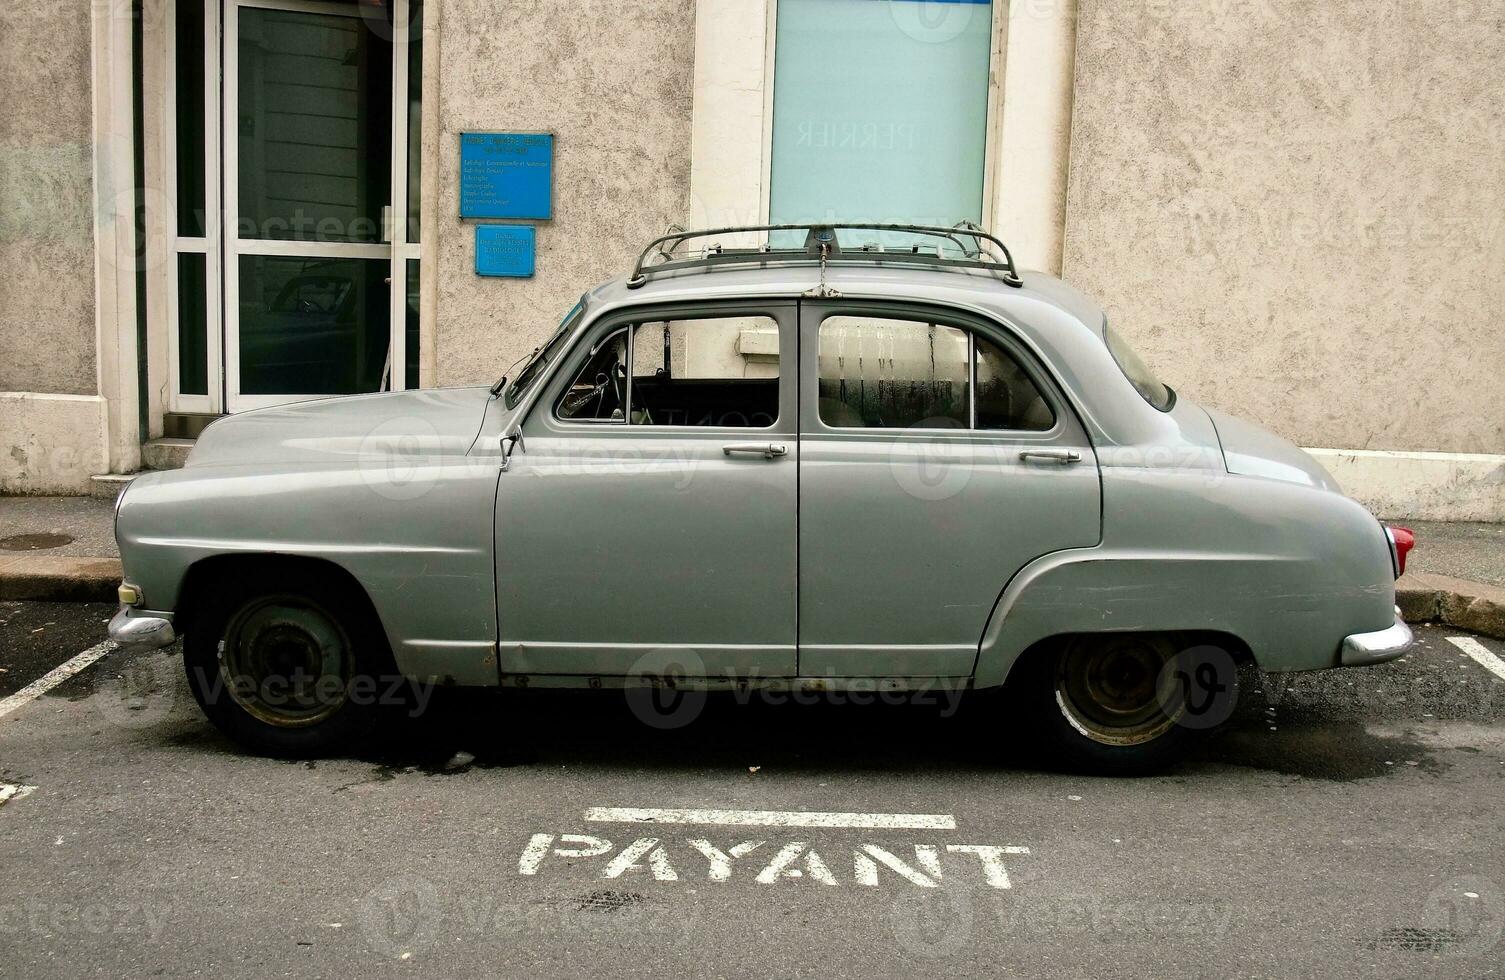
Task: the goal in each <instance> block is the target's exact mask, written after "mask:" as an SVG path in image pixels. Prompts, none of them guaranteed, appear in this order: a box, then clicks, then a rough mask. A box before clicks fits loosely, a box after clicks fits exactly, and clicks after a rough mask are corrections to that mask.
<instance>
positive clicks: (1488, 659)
mask: <svg viewBox="0 0 1505 980" xmlns="http://www.w3.org/2000/svg"><path fill="white" fill-rule="evenodd" d="M1448 642H1449V643H1451V644H1452V645H1453V646H1455V647H1457V648H1458V649H1460V650H1462V651H1463V652H1464V653H1466V654H1468V655H1469V657H1471V658H1472V659H1473V661H1474V662H1475V663H1477V664H1478V665H1479V666H1480V667H1483V668H1484V669H1485V670H1487V671H1489V672H1490V673H1491V674H1494V675H1495V676H1496V677H1498V678H1499V679H1500V680H1502V681H1505V660H1501V659H1500V658H1499V657H1497V656H1495V655H1494V654H1493V653H1490V652H1489V648H1488V647H1486V646H1485V645H1484V644H1482V643H1480V642H1479V641H1478V640H1476V639H1474V638H1473V637H1471V636H1450V637H1448ZM3 713H4V712H0V714H3Z"/></svg>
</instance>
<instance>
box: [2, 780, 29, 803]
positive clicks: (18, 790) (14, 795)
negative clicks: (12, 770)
mask: <svg viewBox="0 0 1505 980" xmlns="http://www.w3.org/2000/svg"><path fill="white" fill-rule="evenodd" d="M35 790H36V787H35V786H18V785H16V784H15V783H0V806H4V805H5V804H7V803H9V802H10V801H11V800H19V799H21V798H22V797H23V796H30V795H31V794H32V792H33V791H35Z"/></svg>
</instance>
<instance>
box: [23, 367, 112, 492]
mask: <svg viewBox="0 0 1505 980" xmlns="http://www.w3.org/2000/svg"><path fill="white" fill-rule="evenodd" d="M107 440H108V428H107V425H106V404H105V400H104V399H103V398H101V397H99V396H98V395H52V394H40V393H37V392H30V391H0V493H47V494H86V493H88V492H89V477H91V476H93V475H94V474H95V473H103V472H105V471H106V470H107V469H109V463H108V454H107V452H106V445H107Z"/></svg>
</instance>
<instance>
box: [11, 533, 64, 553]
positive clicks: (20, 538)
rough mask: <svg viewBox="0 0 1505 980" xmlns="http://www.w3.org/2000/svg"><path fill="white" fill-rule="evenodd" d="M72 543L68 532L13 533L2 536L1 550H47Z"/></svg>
mask: <svg viewBox="0 0 1505 980" xmlns="http://www.w3.org/2000/svg"><path fill="white" fill-rule="evenodd" d="M72 543H73V538H71V537H70V536H68V535H66V534H12V535H11V536H10V537H8V538H0V551H45V550H46V549H48V548H61V547H62V546H63V545H65V544H72Z"/></svg>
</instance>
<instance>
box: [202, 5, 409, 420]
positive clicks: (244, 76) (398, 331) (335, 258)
mask: <svg viewBox="0 0 1505 980" xmlns="http://www.w3.org/2000/svg"><path fill="white" fill-rule="evenodd" d="M392 5H393V6H394V7H395V9H393V10H392V11H391V16H390V17H388V16H387V15H386V14H385V13H383V14H380V15H375V16H374V15H373V14H372V13H371V11H372V9H373V6H374V5H371V4H356V3H349V2H334V0H224V8H223V18H224V19H223V22H222V23H223V28H222V41H223V49H222V52H223V53H222V58H223V62H222V64H223V96H224V99H223V120H224V126H223V137H222V139H223V144H222V152H223V161H224V164H223V168H222V180H223V199H224V203H223V206H224V222H223V243H224V244H223V255H224V260H223V262H224V264H223V295H224V371H225V374H224V391H225V408H226V410H228V411H232V412H234V411H240V410H243V409H248V408H257V407H261V406H265V405H273V404H279V403H282V402H289V401H298V400H301V399H307V398H319V397H323V396H328V395H342V394H355V393H358V392H370V391H381V390H387V389H394V388H402V387H404V381H405V379H406V378H407V371H406V361H407V356H408V351H407V349H406V344H405V343H404V339H405V335H406V332H407V330H406V327H407V321H408V318H409V311H408V309H407V307H408V302H407V299H408V297H407V292H408V290H407V289H406V279H407V271H408V270H407V260H408V259H409V258H415V257H416V246H407V245H406V242H407V236H408V234H409V232H408V225H409V222H408V221H407V220H406V219H407V215H408V207H407V204H408V202H407V184H408V173H407V170H408V167H407V145H408V118H407V116H408V97H409V92H408V78H407V74H408V72H407V67H408V61H407V40H408V38H407V30H408V17H407V9H406V7H407V3H406V0H393V2H392ZM384 6H385V5H384ZM376 9H378V10H380V9H382V8H381V7H376ZM394 216H397V217H394ZM394 283H395V284H396V285H395V286H394Z"/></svg>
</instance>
